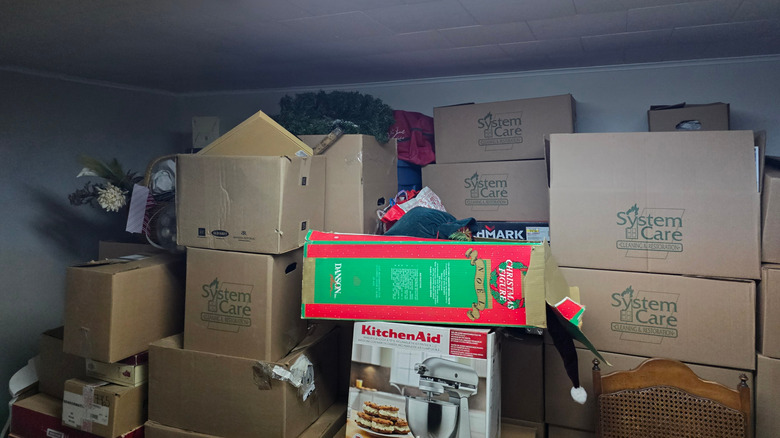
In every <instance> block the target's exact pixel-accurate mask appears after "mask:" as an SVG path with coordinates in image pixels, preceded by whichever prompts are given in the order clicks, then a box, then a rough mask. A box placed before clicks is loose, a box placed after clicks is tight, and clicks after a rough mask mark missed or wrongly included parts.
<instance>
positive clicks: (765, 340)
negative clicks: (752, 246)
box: [756, 265, 780, 358]
mask: <svg viewBox="0 0 780 438" xmlns="http://www.w3.org/2000/svg"><path fill="white" fill-rule="evenodd" d="M757 325H758V330H757V338H758V342H757V344H756V345H757V346H758V351H759V352H760V353H761V354H763V355H764V356H768V357H773V358H780V265H764V266H762V267H761V283H760V289H759V292H758V324H757Z"/></svg>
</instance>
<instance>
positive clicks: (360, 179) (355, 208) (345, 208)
mask: <svg viewBox="0 0 780 438" xmlns="http://www.w3.org/2000/svg"><path fill="white" fill-rule="evenodd" d="M323 137H324V136H322V135H302V136H301V137H300V138H301V140H303V142H304V143H306V144H307V145H309V146H311V147H315V146H317V144H318V143H319V142H320V141H321V140H322V139H323ZM323 155H325V157H326V158H327V165H326V166H327V171H326V173H327V178H326V179H325V227H324V228H323V229H324V230H327V231H336V232H341V233H367V234H375V233H376V231H377V229H378V226H379V218H378V217H377V213H376V212H377V210H379V209H384V208H386V207H388V206H389V205H390V200H391V199H393V197H395V195H396V193H398V169H397V167H398V166H397V161H398V158H397V155H396V140H395V139H391V140H390V141H389V142H387V143H384V144H381V143H379V142H378V141H377V140H376V138H374V137H373V136H370V135H358V134H347V135H342V136H341V137H340V138H339V139H338V140H337V141H336V142H335V143H334V144H333V145H332V146H331V147H329V148H328V149H327V150H326V151H325V152H324V154H323Z"/></svg>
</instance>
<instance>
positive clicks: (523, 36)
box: [439, 22, 534, 47]
mask: <svg viewBox="0 0 780 438" xmlns="http://www.w3.org/2000/svg"><path fill="white" fill-rule="evenodd" d="M439 33H440V34H442V35H443V36H444V37H445V38H446V39H447V40H448V41H450V42H451V43H452V44H454V45H456V46H459V47H466V46H482V45H486V44H501V43H515V42H520V41H530V40H533V39H534V36H533V35H532V34H531V29H529V28H528V25H527V24H526V23H525V22H521V23H504V24H491V25H486V26H482V25H477V26H466V27H456V28H450V29H441V30H439Z"/></svg>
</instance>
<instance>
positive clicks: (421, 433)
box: [406, 357, 479, 438]
mask: <svg viewBox="0 0 780 438" xmlns="http://www.w3.org/2000/svg"><path fill="white" fill-rule="evenodd" d="M416 370H417V373H418V374H419V375H420V385H419V388H420V390H421V391H422V392H424V393H425V394H426V396H424V397H407V399H406V415H407V419H408V422H409V429H410V430H411V431H412V434H413V435H414V436H415V437H418V438H471V425H470V422H469V401H468V399H469V397H471V396H472V395H474V394H476V393H477V383H478V381H479V377H478V376H477V373H476V372H475V371H474V370H473V369H472V368H470V367H468V366H466V365H463V364H460V363H458V362H453V361H451V360H447V359H442V358H438V357H430V358H428V359H426V360H424V361H423V362H422V363H420V364H417V366H416ZM445 393H446V394H447V395H448V396H449V401H442V400H438V399H435V398H434V397H437V396H439V395H441V394H445Z"/></svg>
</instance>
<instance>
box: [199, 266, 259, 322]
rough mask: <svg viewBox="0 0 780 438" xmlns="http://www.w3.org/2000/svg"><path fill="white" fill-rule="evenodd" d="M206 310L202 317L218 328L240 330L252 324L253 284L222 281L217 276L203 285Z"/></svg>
mask: <svg viewBox="0 0 780 438" xmlns="http://www.w3.org/2000/svg"><path fill="white" fill-rule="evenodd" d="M201 298H203V299H204V300H206V311H205V312H201V314H200V319H201V320H202V321H204V322H206V323H207V324H208V327H209V328H213V329H216V330H228V331H238V329H239V328H240V327H249V326H251V325H252V285H249V284H239V283H227V282H221V283H220V281H219V279H218V278H215V279H214V280H213V281H212V282H211V283H209V284H204V285H202V287H201Z"/></svg>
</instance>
